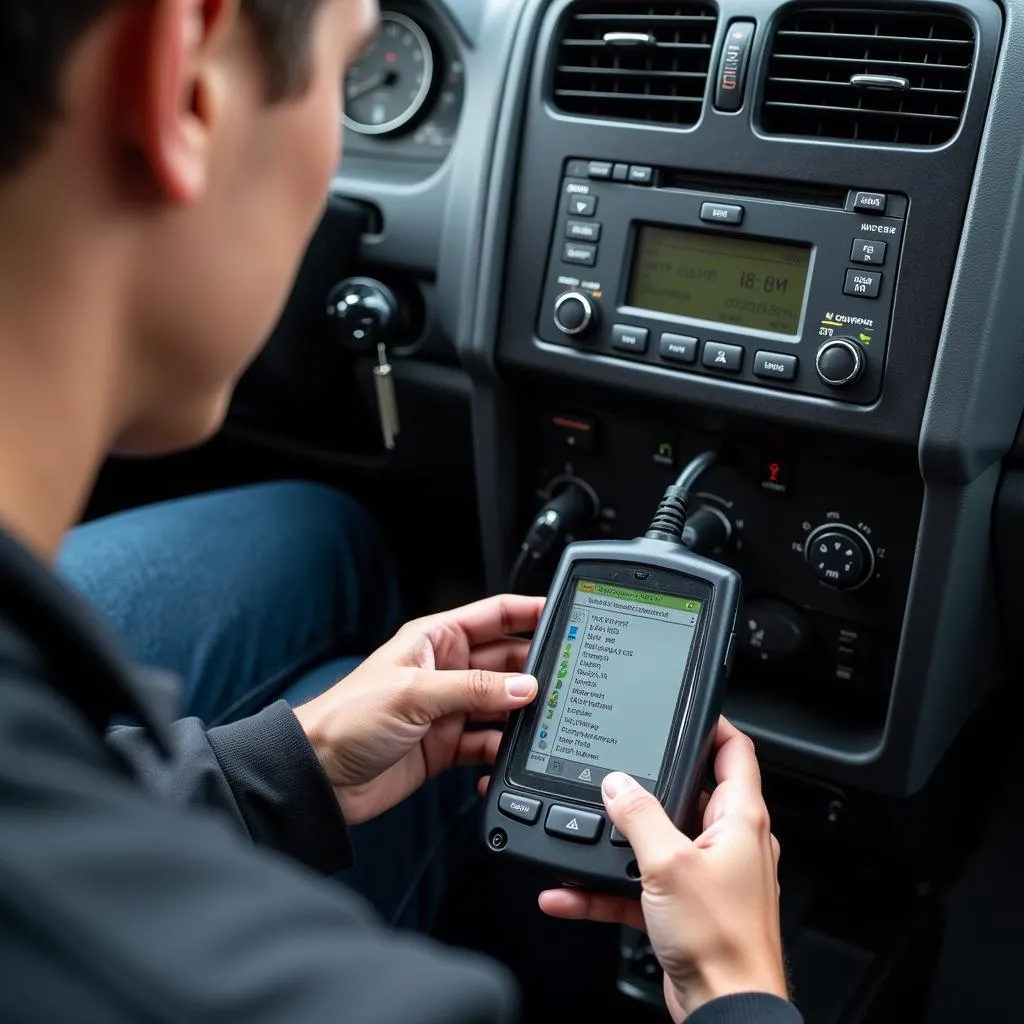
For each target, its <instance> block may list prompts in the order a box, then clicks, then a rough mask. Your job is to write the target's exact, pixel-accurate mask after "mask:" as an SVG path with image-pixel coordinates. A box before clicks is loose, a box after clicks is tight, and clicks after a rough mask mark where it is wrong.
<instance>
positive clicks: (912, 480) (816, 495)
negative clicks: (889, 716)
mask: <svg viewBox="0 0 1024 1024" xmlns="http://www.w3.org/2000/svg"><path fill="white" fill-rule="evenodd" d="M549 398H551V400H550V402H549V403H548V405H547V412H546V414H545V415H542V416H538V417H536V418H531V420H530V421H529V423H528V424H527V429H526V431H525V437H524V445H523V450H522V460H523V461H522V473H523V477H524V486H523V489H522V494H521V508H520V515H521V517H522V520H523V522H524V523H526V522H529V519H528V517H529V516H531V515H534V514H535V513H536V510H537V509H538V508H539V507H541V506H542V505H543V504H544V502H545V501H546V500H548V499H549V498H550V496H551V494H552V492H553V491H557V489H558V488H560V487H564V486H566V483H567V481H578V482H580V483H581V484H582V485H583V486H585V488H586V490H587V493H589V494H592V495H593V496H594V500H595V503H596V505H597V507H598V510H599V511H598V514H597V516H596V517H595V518H594V519H593V520H592V525H590V526H588V528H587V529H588V535H590V536H595V537H607V538H628V537H631V536H634V535H637V534H639V533H642V532H643V531H644V530H645V529H646V527H647V525H648V520H649V518H650V513H651V509H652V508H653V507H655V506H656V504H657V502H658V500H659V498H660V497H661V495H662V493H663V492H664V489H665V487H666V486H667V485H668V484H669V483H671V482H672V481H673V480H674V478H675V475H676V474H677V473H678V472H679V470H680V469H681V468H682V467H683V465H685V463H686V462H687V461H688V460H689V459H690V458H692V457H693V456H694V455H696V454H698V453H699V452H700V451H703V450H705V449H707V448H714V449H716V450H717V451H718V452H719V458H720V462H719V465H717V466H716V467H714V468H713V469H712V470H711V471H710V472H709V473H708V474H707V476H706V477H705V478H704V480H703V481H702V483H701V485H700V488H699V493H698V494H696V495H695V496H694V498H693V503H692V505H691V510H690V518H689V524H690V527H689V529H690V532H691V533H692V534H693V535H694V536H695V537H699V538H700V539H701V542H702V546H701V548H700V550H701V551H702V553H706V554H708V555H710V556H711V557H713V558H716V559H719V560H721V561H723V562H726V563H727V564H730V565H732V566H733V567H734V568H736V569H738V570H739V571H740V572H741V574H742V575H743V579H744V588H745V593H746V606H745V608H744V612H743V615H742V617H741V623H740V626H741V628H740V630H739V637H738V639H739V645H738V650H739V654H740V657H739V658H738V659H737V669H736V680H737V682H736V683H735V685H736V686H738V687H740V688H744V687H745V688H747V689H748V690H749V691H750V692H752V693H754V694H758V693H761V694H762V695H763V694H772V695H773V699H785V700H790V701H792V702H793V703H794V704H795V705H797V706H799V707H801V708H803V709H804V710H805V711H806V710H808V709H814V710H815V712H816V713H817V714H819V715H823V716H839V718H843V719H844V720H845V716H857V715H860V716H864V715H869V716H870V715H871V714H876V715H877V714H881V713H882V712H881V710H880V709H884V705H885V700H886V695H887V692H888V691H887V688H888V686H889V683H890V681H891V678H892V672H893V670H894V665H895V655H896V646H897V643H898V638H899V635H900V629H901V624H902V616H903V607H904V604H905V601H906V594H907V588H908V586H909V578H910V569H911V563H912V559H913V553H914V548H915V543H916V529H917V523H918V521H919V518H920V502H921V492H920V484H919V481H918V478H917V474H916V473H915V472H914V466H913V464H912V462H911V463H908V464H906V465H900V464H898V463H893V464H878V463H875V464H869V463H865V462H863V461H861V460H859V459H858V457H857V452H856V450H855V449H853V448H851V449H850V450H848V451H843V450H840V449H833V450H825V449H819V445H821V444H823V443H824V442H823V441H822V440H821V439H820V438H815V437H810V436H806V437H779V436H774V437H767V436H764V435H759V434H752V435H750V436H744V435H743V434H742V433H737V434H736V435H734V436H730V437H722V436H713V435H712V436H709V435H707V434H703V433H699V432H698V431H697V430H694V429H687V428H686V427H680V426H673V425H672V424H671V422H659V421H657V420H648V419H644V418H639V417H633V416H624V415H621V414H618V413H615V412H603V411H601V410H599V409H593V408H582V409H581V408H579V407H578V406H573V407H568V408H567V407H566V406H565V405H563V404H562V403H561V402H560V401H558V399H557V397H552V396H549ZM830 443H831V442H830ZM555 560H556V559H555ZM551 568H552V569H553V563H552V565H551ZM545 582H546V581H545V580H544V579H541V578H539V577H538V578H534V579H532V580H531V584H532V585H533V586H534V587H535V588H536V589H543V586H544V584H545ZM875 724H876V725H877V724H878V723H877V722H876V723H875Z"/></svg>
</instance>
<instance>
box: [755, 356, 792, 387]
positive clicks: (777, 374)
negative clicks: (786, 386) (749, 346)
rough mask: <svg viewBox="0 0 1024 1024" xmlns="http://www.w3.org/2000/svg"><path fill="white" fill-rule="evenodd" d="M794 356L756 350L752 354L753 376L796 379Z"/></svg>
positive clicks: (768, 378) (767, 378)
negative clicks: (755, 352)
mask: <svg viewBox="0 0 1024 1024" xmlns="http://www.w3.org/2000/svg"><path fill="white" fill-rule="evenodd" d="M797 365H798V364H797V358H796V356H787V355H782V354H781V353H779V352H758V353H757V355H756V356H754V376H755V377H762V378H764V379H765V380H796V368H797Z"/></svg>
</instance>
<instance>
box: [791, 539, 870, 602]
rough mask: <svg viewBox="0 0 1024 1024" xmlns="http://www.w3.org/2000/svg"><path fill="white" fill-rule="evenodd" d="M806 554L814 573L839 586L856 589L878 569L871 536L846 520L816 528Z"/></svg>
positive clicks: (806, 548) (823, 580)
mask: <svg viewBox="0 0 1024 1024" xmlns="http://www.w3.org/2000/svg"><path fill="white" fill-rule="evenodd" d="M804 555H805V557H806V558H807V564H808V565H809V566H810V567H811V571H812V572H813V573H814V575H815V576H817V577H818V579H819V580H821V582H822V583H825V584H827V585H828V586H830V587H835V588H836V590H856V589H857V588H858V587H862V586H864V584H865V583H867V581H868V580H869V579H871V577H872V576H873V575H874V573H875V552H874V549H873V548H872V547H871V544H870V543H869V541H868V539H867V538H866V537H865V536H864V534H862V533H861V532H860V530H855V529H854V528H853V527H852V526H846V525H845V524H843V523H835V524H832V523H829V524H827V525H825V526H819V527H818V529H817V530H814V531H813V532H812V533H811V535H810V536H809V537H808V538H807V545H806V547H805V548H804Z"/></svg>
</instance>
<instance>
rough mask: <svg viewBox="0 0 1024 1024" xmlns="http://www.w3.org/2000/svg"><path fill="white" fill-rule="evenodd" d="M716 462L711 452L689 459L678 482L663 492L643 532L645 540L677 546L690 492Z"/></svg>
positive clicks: (684, 521)
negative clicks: (661, 541) (652, 516)
mask: <svg viewBox="0 0 1024 1024" xmlns="http://www.w3.org/2000/svg"><path fill="white" fill-rule="evenodd" d="M717 461H718V456H717V455H716V454H715V453H714V452H703V453H702V454H701V455H698V456H697V457H696V458H695V459H693V460H692V461H691V462H690V463H689V464H688V465H687V466H686V468H685V469H684V470H683V471H682V473H680V474H679V479H678V480H676V482H675V483H674V484H673V485H672V486H671V487H670V488H669V489H668V490H667V491H666V492H665V496H664V497H663V498H662V499H661V504H660V505H659V506H658V511H657V512H656V513H655V514H654V518H653V519H652V520H651V525H650V528H649V529H648V531H647V537H648V539H649V540H663V541H668V542H669V543H674V544H681V543H682V542H683V531H684V530H685V529H686V517H687V516H688V515H689V513H690V492H691V491H692V490H693V488H694V487H696V486H697V483H698V482H699V481H700V479H701V477H703V476H704V474H705V473H706V472H707V471H708V470H709V469H710V468H711V467H712V466H713V465H714V464H715V463H716V462H717Z"/></svg>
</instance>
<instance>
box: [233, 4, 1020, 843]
mask: <svg viewBox="0 0 1024 1024" xmlns="http://www.w3.org/2000/svg"><path fill="white" fill-rule="evenodd" d="M382 7H383V12H384V17H383V22H382V31H381V34H380V37H379V39H378V42H377V44H375V46H374V47H373V49H372V50H371V51H370V52H369V53H368V54H367V56H366V58H364V61H363V62H362V63H361V64H360V65H359V66H358V67H357V68H355V69H353V70H352V71H351V72H350V73H349V77H348V79H347V80H346V82H345V83H344V89H345V91H346V95H347V97H348V104H347V113H346V124H345V159H344V162H343V163H342V164H341V165H340V169H339V171H338V174H337V176H336V178H335V180H334V182H333V186H332V191H331V199H330V202H329V204H328V208H327V213H326V215H325V218H324V221H323V223H322V224H321V226H320V229H319V230H318V232H317V235H316V237H315V238H314V240H313V244H312V246H311V248H310V252H309V255H308V256H307V259H306V262H305V264H304V266H303V268H302V271H301V273H300V276H299V279H298V282H297V284H296V289H295V292H294V294H293V296H292V300H291V302H290V304H289V308H288V310H287V311H286V313H285V316H284V318H283V319H282V322H281V324H280V325H279V327H278V329H277V331H276V332H275V335H274V337H273V338H272V339H271V341H270V344H269V346H268V348H267V350H266V353H265V354H264V356H263V357H262V358H261V359H260V360H259V361H258V363H257V364H256V365H255V366H254V368H253V370H252V371H251V372H250V374H249V375H248V376H247V378H246V379H245V380H244V381H243V383H242V386H241V388H240V390H239V393H238V396H237V398H236V402H235V405H234V408H233V415H232V418H231V422H230V425H229V432H230V433H232V434H234V435H235V436H236V437H241V438H243V439H246V440H247V441H249V442H252V441H255V442H257V443H258V444H260V445H263V446H265V447H267V448H276V449H277V450H278V451H280V452H282V453H285V454H288V453H292V454H301V455H302V456H304V457H306V458H310V459H313V460H316V461H318V462H319V463H322V464H325V465H329V466H331V467H333V468H334V469H335V470H336V471H337V472H338V473H340V474H342V475H343V477H344V479H345V480H346V481H347V482H351V481H355V480H360V479H362V480H366V481H372V486H373V487H374V488H378V489H380V488H383V489H384V490H385V491H387V489H388V488H391V489H392V492H393V493H396V494H402V495H405V496H408V494H410V493H416V494H417V495H419V496H420V497H421V498H422V499H423V500H422V501H418V502H417V508H416V525H415V529H414V530H413V531H412V535H411V536H410V531H409V529H408V520H409V517H408V516H404V517H403V518H402V523H401V529H402V531H403V535H404V536H406V539H407V540H408V542H409V544H410V546H411V547H416V548H420V549H422V548H424V547H425V548H428V549H431V550H434V549H435V546H436V545H437V544H439V543H441V538H443V536H444V534H445V532H446V531H453V530H455V529H456V526H455V525H454V524H458V527H457V529H459V530H463V528H465V530H466V536H469V537H470V544H471V546H472V547H473V548H474V555H473V558H478V559H479V562H480V566H481V572H480V580H479V589H480V590H482V591H483V590H485V591H487V592H491V593H493V592H499V591H502V590H504V589H507V588H509V587H510V586H517V585H521V584H523V580H522V579H517V578H516V577H515V576H514V575H513V566H514V565H515V563H516V556H517V555H518V553H519V551H520V545H521V543H522V541H523V538H524V536H525V535H526V533H527V530H528V529H529V527H530V524H531V522H532V521H533V519H534V518H535V516H536V515H537V512H538V510H539V509H541V508H542V507H544V505H545V503H546V502H549V501H551V500H552V499H554V498H557V496H558V495H559V494H560V493H562V492H564V491H565V490H566V489H567V488H576V489H578V490H579V491H580V492H582V493H584V494H585V495H587V496H588V500H589V503H590V507H591V514H589V515H588V517H587V518H586V521H585V522H580V523H578V524H576V527H575V529H574V530H573V536H575V537H578V538H631V537H634V536H637V535H638V534H639V533H642V532H643V530H644V529H645V527H646V524H647V521H648V517H649V516H650V513H651V511H652V510H653V509H654V508H655V507H656V505H657V502H658V500H659V498H660V497H661V495H662V493H663V491H664V489H665V487H666V486H667V485H668V484H670V483H671V482H672V480H673V479H674V478H675V476H676V475H677V473H678V472H679V470H680V469H681V468H682V466H684V465H685V464H686V463H687V461H688V460H690V459H691V458H692V457H694V456H695V455H697V454H698V453H700V452H702V451H706V450H712V451H714V452H716V453H717V455H718V463H717V465H716V467H715V468H714V469H713V470H712V471H711V472H710V473H709V474H708V475H707V476H706V478H705V479H704V481H703V482H702V485H701V488H700V494H699V495H697V497H696V500H697V501H698V502H699V507H700V508H701V509H702V510H703V511H704V512H705V513H707V514H710V515H714V516H715V517H717V519H718V520H719V521H720V522H721V524H722V527H723V539H722V541H721V543H720V545H719V546H718V548H717V550H716V551H715V552H714V557H716V558H718V559H720V560H721V561H723V562H726V563H728V564H729V565H731V566H733V567H735V568H736V569H738V570H739V571H740V572H741V574H742V576H743V579H744V585H745V593H746V600H745V605H744V609H743V613H742V615H741V622H740V627H741V628H740V631H739V655H738V657H737V659H736V666H735V669H734V673H733V678H732V681H731V684H730V691H729V694H728V699H727V713H728V714H729V715H730V717H731V718H733V719H734V720H735V721H736V722H737V723H738V724H740V725H741V726H742V727H743V728H744V729H745V730H747V731H748V732H749V733H750V734H751V735H752V736H753V737H754V738H755V740H756V741H757V744H758V750H759V754H760V755H761V757H762V759H763V761H764V762H765V764H766V765H767V766H768V767H769V771H770V774H771V775H772V777H773V778H775V779H776V780H785V781H784V782H783V784H782V785H783V789H784V791H785V793H786V800H787V802H790V803H793V802H795V803H796V804H797V805H798V806H799V807H800V808H801V813H802V821H803V825H804V827H805V829H806V828H808V827H809V828H811V829H812V830H813V829H814V828H819V829H820V830H822V831H825V832H827V831H829V830H833V831H835V829H836V828H837V827H838V825H839V824H840V823H841V819H842V818H843V815H844V813H845V809H846V808H848V807H849V806H850V805H851V804H852V803H853V801H854V796H853V795H854V794H859V795H860V797H862V798H863V797H866V798H867V799H868V801H869V802H870V801H871V800H880V801H885V800H896V801H899V800H903V799H906V798H910V797H912V796H913V795H915V794H918V793H920V792H922V791H923V790H925V789H926V788H927V787H928V786H929V785H930V784H931V783H932V780H933V779H934V778H935V777H936V775H937V773H938V772H939V771H940V768H941V766H942V765H943V763H944V762H945V761H947V760H948V755H949V753H950V751H951V750H952V749H953V748H954V746H955V745H956V743H957V742H958V740H959V737H961V735H962V734H964V733H965V730H967V729H968V727H969V724H970V723H971V722H972V721H974V720H975V719H976V717H977V716H978V714H979V711H980V709H983V708H985V707H986V706H987V705H988V703H989V700H990V697H991V695H992V694H993V693H995V692H996V691H999V690H1000V689H1001V688H1003V687H1004V684H1006V683H1007V682H1008V681H1009V680H1010V679H1011V678H1012V676H1013V672H1012V671H1011V669H1010V668H1009V666H1011V665H1012V664H1014V662H1015V659H1016V658H1017V657H1019V656H1020V655H1021V654H1022V653H1024V652H1022V650H1021V647H1022V641H1021V639H1020V636H1019V630H1018V629H1016V628H1015V624H1016V622H1017V621H1018V619H1019V617H1020V614H1019V613H1020V612H1022V611H1024V609H1022V608H1021V605H1022V603H1024V598H1022V595H1021V592H1020V588H1019V587H1018V586H1017V585H1016V581H1015V579H1014V574H1013V572H1012V566H1013V565H1014V564H1020V563H1019V559H1020V558H1024V551H1022V550H1021V547H1022V541H1021V539H1020V538H1021V537H1024V529H1022V528H1021V526H1022V520H1024V486H1022V480H1024V474H1022V469H1021V461H1020V460H1021V456H1022V454H1024V443H1022V442H1024V438H1022V436H1021V434H1020V432H1019V431H1020V425H1021V414H1022V411H1024V360H1022V358H1021V342H1022V338H1021V324H1022V323H1024V289H1021V287H1020V272H1021V271H1020V268H1021V267H1022V266H1024V224H1022V217H1024V213H1022V210H1024V160H1022V159H1021V153H1022V145H1024V103H1022V102H1021V85H1020V78H1019V69H1020V67H1022V66H1024V27H1022V18H1024V3H1022V2H1021V0H1004V2H1003V3H996V2H994V0H958V2H945V0H932V2H918V0H899V2H895V3H879V2H877V0H876V2H865V3H856V2H848V0H847V2H841V3H829V2H815V0H807V2H803V0H801V2H795V3H788V2H787V3H783V2H777V0H718V2H715V3H711V2H702V0H691V2H678V0H635V2H634V0H400V2H399V0H385V2H384V3H383V4H382ZM395 83H400V87H394V86H395ZM339 296H341V299H340V300H339ZM357 300H358V303H357ZM349 302H351V303H352V304H354V305H353V308H355V306H356V305H357V306H358V309H360V310H363V311H364V312H367V313H368V315H370V319H369V320H367V321H365V322H364V321H357V322H356V325H355V327H353V322H352V319H351V317H347V310H348V307H347V306H346V303H349ZM360 325H361V326H360ZM368 326H372V330H367V329H366V328H367V327H368ZM385 361H387V362H388V363H390V365H391V366H392V367H393V379H394V382H395V386H396V389H397V391H396V404H397V411H398V417H397V419H396V421H395V423H394V424H392V426H394V427H398V430H397V432H396V431H394V430H386V431H382V429H381V422H380V419H381V418H380V406H379V401H380V391H379V387H378V378H379V373H378V374H377V375H376V377H375V374H374V367H377V369H378V370H379V369H380V366H381V364H382V363H383V362H385ZM396 433H397V436H393V435H394V434H396ZM442 547H443V545H442ZM438 550H440V549H438ZM444 557H445V558H448V556H447V555H445V556H444ZM459 557H461V556H459V555H456V556H455V558H454V561H456V562H457V561H458V560H459ZM438 558H439V559H441V556H440V555H438ZM442 561H443V559H442ZM445 565H446V566H449V567H450V565H451V559H449V560H448V561H446V562H445ZM442 568H443V567H442ZM546 568H547V573H546V574H545V571H544V569H545V567H544V566H541V567H540V569H541V571H540V572H538V573H537V574H535V575H534V576H533V577H532V578H531V579H530V581H529V585H530V587H532V588H533V589H535V590H537V591H542V590H544V589H545V587H546V584H547V581H548V579H549V578H550V572H551V571H552V570H553V565H549V566H547V567H546ZM434 569H435V570H437V569H438V567H437V566H435V567H434Z"/></svg>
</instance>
